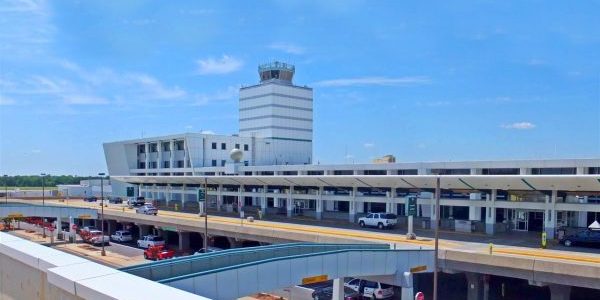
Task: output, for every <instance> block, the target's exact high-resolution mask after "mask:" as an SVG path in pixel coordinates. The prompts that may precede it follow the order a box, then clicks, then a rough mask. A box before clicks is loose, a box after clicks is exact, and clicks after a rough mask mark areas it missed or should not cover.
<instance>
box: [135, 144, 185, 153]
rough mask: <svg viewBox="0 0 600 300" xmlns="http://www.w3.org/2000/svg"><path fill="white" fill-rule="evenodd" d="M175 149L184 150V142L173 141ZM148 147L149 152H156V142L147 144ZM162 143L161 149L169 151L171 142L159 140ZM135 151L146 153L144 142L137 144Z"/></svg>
mask: <svg viewBox="0 0 600 300" xmlns="http://www.w3.org/2000/svg"><path fill="white" fill-rule="evenodd" d="M174 144H175V150H177V151H180V150H184V142H183V141H175V143H174ZM148 145H149V148H150V149H148V151H149V152H150V153H156V152H158V143H150V144H148ZM161 145H162V147H161V148H162V151H171V142H161ZM137 150H138V151H137V152H138V154H142V153H146V144H139V145H137Z"/></svg>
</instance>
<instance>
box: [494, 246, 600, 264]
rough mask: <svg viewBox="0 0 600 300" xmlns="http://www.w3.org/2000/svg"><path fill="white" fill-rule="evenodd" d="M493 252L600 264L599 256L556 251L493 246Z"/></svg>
mask: <svg viewBox="0 0 600 300" xmlns="http://www.w3.org/2000/svg"><path fill="white" fill-rule="evenodd" d="M494 253H502V254H513V255H521V256H533V257H541V258H553V259H560V260H569V261H577V262H591V263H597V264H600V258H596V257H587V256H581V255H569V254H558V253H556V254H554V253H548V252H541V250H537V251H531V250H517V249H504V248H502V249H498V248H495V249H494Z"/></svg>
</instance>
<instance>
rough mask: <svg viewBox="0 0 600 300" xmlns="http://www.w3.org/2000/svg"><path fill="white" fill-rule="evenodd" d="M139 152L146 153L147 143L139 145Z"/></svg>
mask: <svg viewBox="0 0 600 300" xmlns="http://www.w3.org/2000/svg"><path fill="white" fill-rule="evenodd" d="M138 153H146V145H138Z"/></svg>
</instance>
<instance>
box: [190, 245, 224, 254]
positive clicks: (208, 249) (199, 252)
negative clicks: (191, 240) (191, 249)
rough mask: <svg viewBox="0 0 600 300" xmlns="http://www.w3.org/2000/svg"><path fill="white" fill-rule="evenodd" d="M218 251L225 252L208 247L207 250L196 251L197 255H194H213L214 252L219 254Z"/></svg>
mask: <svg viewBox="0 0 600 300" xmlns="http://www.w3.org/2000/svg"><path fill="white" fill-rule="evenodd" d="M217 251H223V249H221V248H218V247H208V248H206V249H204V248H202V249H200V250H198V251H196V253H194V255H195V254H202V253H213V252H217Z"/></svg>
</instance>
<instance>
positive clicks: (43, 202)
mask: <svg viewBox="0 0 600 300" xmlns="http://www.w3.org/2000/svg"><path fill="white" fill-rule="evenodd" d="M40 175H41V176H42V206H46V196H45V194H46V191H45V182H44V177H46V175H47V174H46V173H42V174H40ZM42 237H43V238H46V218H45V217H44V218H42Z"/></svg>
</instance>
